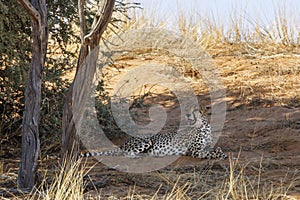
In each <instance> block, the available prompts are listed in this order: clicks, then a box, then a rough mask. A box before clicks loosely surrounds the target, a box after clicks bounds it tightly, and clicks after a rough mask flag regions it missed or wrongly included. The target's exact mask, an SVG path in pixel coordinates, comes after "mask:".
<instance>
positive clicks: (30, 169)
mask: <svg viewBox="0 0 300 200" xmlns="http://www.w3.org/2000/svg"><path fill="white" fill-rule="evenodd" d="M18 2H19V3H20V4H21V6H22V7H23V8H24V9H25V10H26V12H27V14H28V15H29V16H30V19H31V25H32V40H33V48H32V59H31V63H30V68H29V74H28V79H27V84H26V90H25V110H24V113H23V122H22V155H21V161H20V168H19V174H18V186H19V188H20V189H22V190H24V191H25V190H29V191H30V190H31V189H32V188H33V186H34V184H35V181H36V180H35V179H36V171H37V164H38V163H37V160H38V155H39V151H40V140H39V121H40V102H41V83H42V72H43V68H44V66H45V58H46V53H47V45H48V26H47V8H46V0H31V2H29V1H28V0H18Z"/></svg>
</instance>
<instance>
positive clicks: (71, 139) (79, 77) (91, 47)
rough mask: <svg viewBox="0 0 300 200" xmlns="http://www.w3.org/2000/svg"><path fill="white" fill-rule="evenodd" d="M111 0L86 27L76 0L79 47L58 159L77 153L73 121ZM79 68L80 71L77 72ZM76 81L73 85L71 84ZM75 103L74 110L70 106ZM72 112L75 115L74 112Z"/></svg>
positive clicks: (80, 106)
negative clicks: (60, 152)
mask: <svg viewBox="0 0 300 200" xmlns="http://www.w3.org/2000/svg"><path fill="white" fill-rule="evenodd" d="M114 4H115V0H105V1H104V2H103V3H102V5H101V6H99V7H100V9H99V10H98V11H97V12H96V14H95V17H94V21H93V24H92V26H91V27H90V29H89V30H88V27H87V22H86V16H85V15H84V9H85V6H86V1H85V0H79V1H78V11H79V19H80V32H81V33H80V35H81V49H80V54H79V58H78V62H77V67H76V74H75V78H74V80H73V82H72V84H71V86H70V88H69V91H68V94H67V97H66V102H65V105H64V113H63V135H62V158H68V159H70V160H71V159H74V158H76V157H77V154H78V152H79V137H78V135H77V132H76V131H77V130H76V123H77V122H78V121H80V119H81V118H82V116H83V113H84V108H85V105H86V102H87V99H88V95H89V91H90V88H91V84H92V81H93V77H94V74H95V71H96V62H97V59H98V54H99V42H100V39H101V36H102V34H103V32H104V30H105V29H106V27H107V25H108V23H109V21H110V19H111V15H112V12H113V9H114ZM79 71H81V72H84V73H79ZM75 83H76V86H75ZM74 103H76V105H77V106H76V110H75V111H74V110H73V105H74ZM75 112H76V114H75Z"/></svg>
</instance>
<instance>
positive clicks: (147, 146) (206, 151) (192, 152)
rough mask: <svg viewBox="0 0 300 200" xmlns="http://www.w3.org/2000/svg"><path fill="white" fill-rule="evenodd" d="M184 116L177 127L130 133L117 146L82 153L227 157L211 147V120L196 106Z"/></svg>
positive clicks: (218, 149) (134, 156)
mask: <svg viewBox="0 0 300 200" xmlns="http://www.w3.org/2000/svg"><path fill="white" fill-rule="evenodd" d="M186 118H187V121H188V125H187V126H186V127H183V128H181V129H180V130H178V131H171V132H168V133H166V134H163V133H159V134H156V135H153V136H147V137H131V138H129V139H128V140H127V141H126V142H125V143H124V144H123V145H122V146H120V147H119V148H116V149H114V150H110V151H100V152H91V153H83V154H81V157H90V156H118V155H124V156H127V157H131V158H136V157H140V156H142V155H143V154H146V155H149V156H155V157H161V156H171V155H187V156H192V157H195V158H206V159H225V158H227V155H225V154H224V153H223V151H222V149H221V148H220V147H218V148H216V149H212V135H211V127H210V124H209V123H208V121H207V119H206V118H205V117H204V116H203V114H202V113H201V112H199V110H198V109H193V110H192V111H191V112H190V113H189V114H186Z"/></svg>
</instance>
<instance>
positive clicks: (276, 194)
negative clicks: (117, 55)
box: [0, 9, 300, 200]
mask: <svg viewBox="0 0 300 200" xmlns="http://www.w3.org/2000/svg"><path fill="white" fill-rule="evenodd" d="M277 14H278V15H276V18H275V19H274V22H275V24H274V25H273V26H272V27H268V28H267V27H265V26H263V25H262V24H260V22H259V21H257V22H256V21H255V22H252V23H251V26H250V25H249V26H245V21H244V19H243V17H242V16H236V18H234V19H233V20H232V21H233V22H234V23H233V24H232V26H231V27H229V28H227V29H225V28H224V25H222V23H221V22H222V21H220V22H217V21H215V20H213V19H211V18H209V17H205V16H198V17H199V18H197V19H194V18H192V17H190V16H187V15H185V14H182V15H180V16H179V17H178V21H177V25H176V26H175V27H174V29H176V30H179V31H180V33H181V34H182V35H183V36H186V37H190V38H193V40H194V41H195V42H196V43H198V44H199V45H200V46H201V47H203V48H204V49H205V50H206V51H207V52H208V53H209V54H210V55H211V57H212V58H213V61H214V63H215V65H216V67H217V68H218V69H219V71H220V74H221V78H222V80H223V83H224V86H225V88H226V90H227V93H226V96H227V98H226V101H227V104H228V110H227V116H228V117H227V118H226V122H225V127H224V134H223V135H222V136H221V138H220V140H219V142H218V144H219V145H220V146H222V147H224V148H225V151H227V152H228V153H229V154H230V155H231V157H230V159H229V160H227V161H210V162H208V161H201V160H199V159H189V158H180V159H179V160H177V161H176V162H175V163H173V164H172V165H170V166H168V167H166V168H164V169H161V170H158V171H156V172H149V173H145V174H131V173H123V172H118V171H115V170H113V169H110V168H108V167H107V166H104V165H102V164H101V163H98V164H96V165H95V166H94V161H93V160H92V159H91V160H89V161H88V163H86V164H85V165H84V167H80V166H79V163H75V164H74V165H72V166H69V165H68V164H66V165H65V166H61V167H57V168H56V167H55V164H53V163H56V162H57V161H54V160H55V159H53V158H47V159H45V160H42V161H41V167H40V170H41V171H44V169H48V170H49V171H48V173H47V178H46V176H45V178H42V180H43V181H42V183H43V184H41V185H42V186H41V188H38V189H37V190H36V191H35V192H34V194H31V195H28V194H19V195H16V194H13V192H11V194H12V196H10V195H7V197H4V196H3V197H1V194H2V193H0V198H3V199H11V198H13V199H25V198H28V199H57V200H60V199H61V200H63V199H83V198H85V199H178V200H179V199H234V200H247V199H266V200H267V199H287V200H288V199H299V198H300V174H299V167H300V157H299V151H300V148H299V146H300V131H299V130H300V118H299V115H300V110H299V109H300V82H299V76H300V38H299V34H300V32H299V31H300V30H299V27H297V26H296V24H297V23H298V24H299V23H300V22H299V18H298V21H297V18H292V17H291V16H288V13H285V10H281V9H278V10H277ZM166 24H167V22H166V20H162V21H159V20H158V19H157V18H156V17H155V14H153V16H152V17H151V18H147V17H146V15H142V16H139V17H137V16H134V17H133V19H132V20H130V21H128V23H127V24H125V25H124V24H123V25H122V26H123V30H129V29H139V28H143V27H149V26H150V27H161V28H164V27H165V26H166ZM108 35H109V33H108ZM136 53H137V54H136V55H133V56H127V57H125V58H122V59H120V60H119V61H118V62H116V63H115V66H114V68H108V69H107V71H106V74H107V76H106V77H105V79H104V80H105V81H106V85H105V87H106V88H107V90H108V92H110V89H111V88H112V85H113V82H114V80H115V79H118V77H119V76H120V75H122V73H124V72H126V71H128V70H130V69H132V68H133V67H134V66H136V65H138V64H140V63H141V62H149V63H150V62H152V61H155V62H158V63H160V62H163V61H164V60H166V59H169V58H168V55H159V56H157V57H155V55H157V54H155V52H154V53H153V52H150V53H149V52H144V51H142V50H141V51H139V52H136ZM145 58H146V59H145ZM172 59H173V60H172V64H174V65H176V66H179V67H184V66H180V65H181V62H180V63H178V60H176V58H172ZM176 61H177V62H176ZM170 62H171V61H170ZM116 69H117V70H116ZM190 78H192V79H191V80H193V81H194V82H192V83H191V84H192V86H193V87H194V89H195V93H196V94H197V95H198V97H199V101H200V102H204V104H208V107H209V95H208V94H207V89H206V88H205V87H204V88H198V84H197V83H198V82H197V81H199V80H197V76H193V77H190ZM193 84H194V85H193ZM151 92H152V96H149V97H146V98H143V99H142V100H143V101H145V102H148V103H153V102H154V103H156V102H155V101H160V102H161V101H163V100H166V98H163V97H160V95H162V94H163V93H164V92H166V91H165V90H161V89H157V90H155V89H154V90H151ZM143 94H145V92H144V93H143ZM143 94H140V95H143ZM159 97H160V98H159ZM157 99H158V100H157ZM167 100H170V98H168V99H167ZM170 101H172V98H171V100H170ZM169 105H170V104H169ZM176 106H178V105H177V104H176V103H174V104H172V105H171V107H172V108H174V107H176ZM175 112H176V111H175ZM208 113H209V111H208ZM174 115H176V113H175V114H174ZM171 120H172V117H171ZM49 166H53V167H52V168H51V169H49ZM16 167H17V162H9V163H8V162H4V163H0V177H1V179H0V189H1V190H0V191H9V187H13V186H14V184H15V181H14V180H15V178H16V173H17V168H16ZM89 170H90V171H89ZM87 171H88V173H87ZM63 172H64V173H63ZM42 173H44V172H42ZM87 174H89V175H87Z"/></svg>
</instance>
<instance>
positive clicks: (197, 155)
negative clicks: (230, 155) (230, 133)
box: [192, 147, 227, 160]
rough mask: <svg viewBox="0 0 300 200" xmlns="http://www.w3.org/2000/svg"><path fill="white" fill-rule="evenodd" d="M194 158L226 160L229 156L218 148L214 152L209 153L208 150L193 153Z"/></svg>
mask: <svg viewBox="0 0 300 200" xmlns="http://www.w3.org/2000/svg"><path fill="white" fill-rule="evenodd" d="M192 156H193V157H194V158H204V159H220V160H223V159H226V158H227V155H226V154H224V153H223V151H222V149H221V148H220V147H217V148H216V149H215V150H213V151H208V150H204V151H203V150H202V151H197V152H193V153H192Z"/></svg>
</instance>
